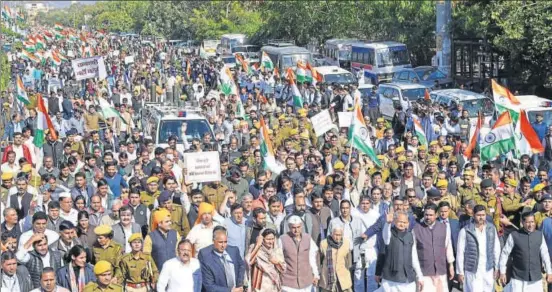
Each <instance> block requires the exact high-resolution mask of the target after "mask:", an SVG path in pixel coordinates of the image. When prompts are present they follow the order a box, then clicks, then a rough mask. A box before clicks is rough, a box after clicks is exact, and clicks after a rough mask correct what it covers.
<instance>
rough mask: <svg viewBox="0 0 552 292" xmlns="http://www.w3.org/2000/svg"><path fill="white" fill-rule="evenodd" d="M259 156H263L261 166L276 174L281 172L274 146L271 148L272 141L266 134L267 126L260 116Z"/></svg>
mask: <svg viewBox="0 0 552 292" xmlns="http://www.w3.org/2000/svg"><path fill="white" fill-rule="evenodd" d="M260 124H261V137H260V138H261V145H260V149H261V156H262V158H263V168H264V169H268V170H270V171H271V172H272V173H274V174H276V175H278V174H280V172H282V170H284V169H283V167H282V166H279V165H278V163H276V158H275V156H274V148H272V142H271V141H270V137H269V135H268V126H267V125H266V123H265V121H264V118H263V117H261V121H260Z"/></svg>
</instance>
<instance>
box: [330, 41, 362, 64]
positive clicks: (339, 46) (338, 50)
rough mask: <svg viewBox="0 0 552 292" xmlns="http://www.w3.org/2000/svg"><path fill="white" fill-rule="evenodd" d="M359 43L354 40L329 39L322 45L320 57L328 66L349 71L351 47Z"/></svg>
mask: <svg viewBox="0 0 552 292" xmlns="http://www.w3.org/2000/svg"><path fill="white" fill-rule="evenodd" d="M360 42H361V41H360V40H356V39H329V40H327V41H326V43H325V44H324V49H323V51H322V55H323V56H324V59H325V60H326V62H327V63H328V64H330V66H338V67H341V68H347V69H349V68H350V66H351V45H352V44H354V43H360Z"/></svg>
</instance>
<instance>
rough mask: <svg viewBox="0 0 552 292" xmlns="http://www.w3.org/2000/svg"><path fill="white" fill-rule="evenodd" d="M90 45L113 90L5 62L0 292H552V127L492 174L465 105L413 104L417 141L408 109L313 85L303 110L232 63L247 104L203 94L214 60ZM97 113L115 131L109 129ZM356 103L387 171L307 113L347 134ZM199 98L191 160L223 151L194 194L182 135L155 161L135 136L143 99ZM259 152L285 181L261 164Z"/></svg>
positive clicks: (19, 57)
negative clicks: (43, 112)
mask: <svg viewBox="0 0 552 292" xmlns="http://www.w3.org/2000/svg"><path fill="white" fill-rule="evenodd" d="M68 30H69V29H63V30H62V32H67V31H68ZM44 31H48V29H47V28H35V29H34V30H33V31H32V33H34V34H41V33H45V32H44ZM71 33H74V32H71V31H70V30H69V32H68V33H67V34H65V35H66V36H67V35H70V34H71ZM81 34H84V35H85V36H84V38H85V40H86V43H87V44H88V46H90V47H92V48H93V49H94V53H93V54H90V51H88V55H98V56H100V55H101V56H103V57H104V61H105V64H106V70H107V77H106V78H105V79H99V78H92V79H86V80H83V81H76V80H75V79H74V72H73V69H72V67H71V62H70V60H68V61H63V62H62V63H61V64H60V65H55V64H54V62H50V61H46V62H40V61H38V62H35V61H33V59H29V58H25V57H24V54H23V53H22V50H20V51H18V52H12V53H10V63H11V67H12V70H11V72H12V81H13V82H12V85H13V86H11V87H9V88H8V89H7V90H4V91H3V92H2V93H1V99H2V110H1V112H2V120H1V121H0V122H1V124H2V127H0V128H1V129H3V136H2V137H3V138H2V146H3V150H2V164H1V166H0V171H1V186H0V196H1V209H2V213H1V215H2V218H1V222H2V223H1V248H2V254H1V266H2V286H1V291H2V292H4V291H6V292H7V291H9V292H18V291H21V292H29V291H33V292H34V291H36V292H39V291H44V292H54V291H55V292H65V291H71V292H82V291H86V292H89V291H129V292H145V291H153V290H155V291H159V292H164V291H174V292H175V291H194V292H196V291H197V292H199V291H232V292H239V291H262V292H270V291H289V292H295V291H305V292H307V291H309V292H310V291H332V292H338V291H357V292H358V291H370V292H371V291H386V292H390V291H401V292H405V291H406V292H408V291H441V292H443V291H451V289H453V287H456V288H457V289H463V290H464V291H474V292H483V291H494V290H495V289H497V290H502V289H504V290H506V289H510V291H544V290H545V289H548V290H547V291H552V290H549V289H550V286H549V284H548V283H551V282H552V266H551V263H550V256H551V254H552V248H551V247H552V246H551V245H552V218H550V217H551V215H552V188H551V187H550V186H549V183H548V181H549V176H550V175H551V174H552V173H551V172H550V165H551V163H550V162H552V156H550V153H552V152H551V150H552V148H550V146H549V145H550V143H549V142H550V141H551V140H550V138H551V137H552V128H550V127H549V126H548V125H547V124H546V122H545V121H543V120H542V117H541V118H540V119H537V120H538V121H537V122H536V123H535V124H534V125H533V127H534V128H535V132H536V133H537V134H538V135H539V138H540V139H541V140H542V141H543V144H545V145H548V146H547V147H546V149H545V153H544V154H536V155H534V156H532V157H531V156H528V155H524V156H522V157H521V159H519V161H515V162H513V161H512V160H507V159H502V158H503V157H500V159H496V160H493V161H481V159H480V156H479V155H478V153H477V149H475V150H474V151H471V152H470V151H466V149H468V147H469V145H468V144H469V141H468V140H469V125H470V122H469V117H468V115H467V112H466V111H465V110H463V109H462V107H461V105H455V106H454V108H448V107H447V106H445V105H440V104H433V103H431V101H426V102H425V103H421V104H420V105H419V106H418V107H417V108H416V109H415V112H416V114H417V115H418V116H419V117H421V119H422V121H423V129H424V130H425V137H427V142H428V143H427V145H426V144H424V143H423V142H422V141H420V138H419V136H417V135H416V133H415V131H414V128H413V125H412V123H411V120H410V118H409V115H410V113H405V111H403V110H402V108H401V107H400V106H397V109H396V113H395V115H394V117H393V119H392V120H391V121H386V120H385V119H384V118H383V117H381V115H380V112H379V97H378V95H377V94H376V89H374V90H373V91H372V92H371V93H368V94H362V95H360V94H359V92H358V88H357V85H355V84H352V85H349V86H341V85H337V84H324V83H318V84H314V83H308V82H306V83H303V84H298V87H299V88H298V89H299V92H300V95H301V98H302V100H303V106H302V107H298V106H296V104H295V103H293V102H292V99H293V97H292V95H294V93H290V91H291V89H290V88H291V87H290V84H289V83H288V81H286V79H285V78H284V77H283V76H280V74H278V72H277V70H275V71H274V74H273V72H272V71H269V70H262V71H254V70H252V71H249V72H247V71H244V70H243V68H241V67H240V68H236V70H235V73H234V76H233V78H234V80H235V84H237V86H238V88H239V91H238V94H229V95H226V94H224V93H222V94H220V95H219V96H218V97H216V98H210V99H207V96H208V93H209V92H210V90H217V89H220V87H221V82H220V80H219V79H220V78H221V76H220V75H221V73H220V72H221V71H222V70H221V69H222V66H223V65H221V63H219V62H217V61H216V60H214V59H204V58H200V57H199V56H198V55H196V54H184V53H183V52H182V50H181V49H179V48H177V47H173V46H170V45H167V44H162V43H158V42H153V43H151V42H150V43H148V44H144V43H143V42H140V41H139V40H133V39H125V38H120V37H110V35H108V34H101V33H99V32H95V33H86V32H81ZM81 40H82V38H81ZM83 42H84V41H83ZM46 43H47V46H50V47H52V48H55V50H56V51H57V52H58V53H59V54H60V55H61V54H64V55H67V54H68V52H69V51H74V52H77V51H79V48H80V43H79V40H70V38H69V37H66V38H60V39H57V38H56V39H55V40H51V41H47V42H46ZM91 43H94V44H95V45H90V44H91ZM23 50H24V49H23ZM115 52H117V53H115ZM82 54H83V55H82V56H80V57H86V56H88V55H87V52H86V50H83V52H82ZM128 56H134V60H133V61H132V63H127V62H125V58H126V57H128ZM18 78H20V79H21V81H22V83H23V86H24V90H25V92H26V94H27V95H29V96H30V97H31V98H30V99H31V100H34V101H35V102H36V99H40V98H41V99H42V100H43V103H44V104H45V105H46V108H47V114H48V115H49V116H50V119H51V127H49V129H48V131H46V133H43V132H42V131H41V128H40V125H41V124H43V121H40V119H41V118H42V117H41V116H40V109H37V107H36V105H35V106H32V105H31V106H29V105H25V104H24V103H22V102H21V100H20V98H18V97H19V96H20V95H21V92H20V89H19V88H16V87H17V86H16V83H17V82H16V80H17V79H18ZM359 96H360V98H358V97H359ZM101 99H103V100H106V101H107V102H108V104H109V106H111V107H113V108H114V109H115V110H116V111H117V112H118V113H119V114H118V116H117V117H105V116H104V115H102V113H104V112H105V108H104V104H102V105H100V104H101V103H100V100H101ZM355 100H357V102H362V107H361V109H362V110H361V112H362V114H363V119H364V123H365V125H366V128H367V131H368V135H369V137H370V138H371V141H372V143H373V145H372V147H373V149H375V152H376V153H375V154H376V155H377V160H378V161H379V163H375V161H373V159H370V157H369V155H365V153H363V152H362V151H360V150H359V149H356V148H355V147H353V145H352V143H351V142H352V141H351V139H350V137H349V135H348V129H347V128H338V127H335V129H333V130H330V131H327V132H326V133H324V134H322V135H320V136H317V135H316V133H315V131H314V125H313V124H312V122H311V120H310V118H311V117H313V116H314V115H316V114H318V113H319V112H320V111H321V110H325V109H329V111H330V113H331V117H332V119H333V120H334V121H335V123H336V124H337V112H342V111H352V110H353V108H354V107H355V106H356V104H355ZM190 101H191V102H195V103H196V104H198V105H199V106H200V107H201V108H202V112H203V114H204V115H205V116H206V117H207V119H208V121H209V124H210V126H211V127H212V130H213V133H214V137H212V135H211V134H210V133H207V134H205V135H204V136H203V137H201V138H194V139H193V140H192V141H190V143H185V150H184V151H185V152H202V151H218V152H219V155H220V171H221V179H220V181H210V182H202V183H195V182H194V183H190V182H187V181H186V177H187V176H186V173H187V171H190V170H188V169H185V164H184V161H183V152H181V151H179V150H178V149H177V147H176V143H175V142H176V141H177V138H176V137H170V138H169V139H168V141H167V142H168V144H169V147H165V148H163V147H160V146H159V145H156V144H155V142H154V139H153V138H152V137H151V136H150V135H149V133H147V132H145V131H144V128H145V126H146V124H147V122H148V121H146V120H144V119H143V118H142V115H141V114H140V113H141V111H142V109H143V107H144V104H145V102H174V103H177V104H179V105H183V104H184V103H186V102H190ZM36 103H38V104H40V103H41V102H36ZM244 117H245V118H244ZM261 121H262V122H263V123H266V128H267V129H268V131H267V133H266V136H262V135H261V134H262V133H264V131H263V130H262V128H263V125H262V124H261ZM37 135H44V137H45V141H44V143H43V144H42V145H40V147H37V146H36V143H33V141H36V137H37ZM267 145H268V146H269V147H268V148H270V149H273V152H274V155H275V163H276V165H277V166H278V169H277V171H275V170H274V169H272V170H270V169H268V168H267V167H266V163H265V161H264V160H265V156H264V154H263V153H265V152H266V148H267ZM505 154H506V153H505ZM378 289H379V290H378Z"/></svg>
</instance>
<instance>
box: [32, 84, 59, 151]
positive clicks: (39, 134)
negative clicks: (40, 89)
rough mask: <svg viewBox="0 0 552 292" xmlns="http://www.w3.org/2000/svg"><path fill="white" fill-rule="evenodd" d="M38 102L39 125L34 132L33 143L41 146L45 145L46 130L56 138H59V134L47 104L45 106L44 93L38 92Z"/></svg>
mask: <svg viewBox="0 0 552 292" xmlns="http://www.w3.org/2000/svg"><path fill="white" fill-rule="evenodd" d="M36 102H37V108H36V114H37V117H36V118H37V126H36V130H35V133H34V139H33V144H34V145H35V146H36V147H38V148H41V147H42V145H44V140H45V133H46V130H48V131H49V132H50V134H51V135H52V136H53V138H54V140H57V135H56V131H55V129H54V124H53V123H52V120H51V119H50V116H49V115H48V110H47V109H46V106H44V99H42V95H40V94H38V95H37V96H36Z"/></svg>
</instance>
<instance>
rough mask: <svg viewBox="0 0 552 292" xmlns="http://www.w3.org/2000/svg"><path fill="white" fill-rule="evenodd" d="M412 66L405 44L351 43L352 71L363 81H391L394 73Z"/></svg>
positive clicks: (372, 82)
mask: <svg viewBox="0 0 552 292" xmlns="http://www.w3.org/2000/svg"><path fill="white" fill-rule="evenodd" d="M410 67H412V65H411V64H410V58H409V55H408V50H407V48H406V45H405V44H402V43H398V42H371V43H355V44H352V45H351V72H354V73H355V74H357V76H358V77H359V81H360V82H361V83H362V82H363V81H364V82H365V83H371V84H379V83H381V82H389V81H391V79H392V78H393V73H395V72H396V71H398V70H401V69H403V68H410ZM362 79H364V80H362Z"/></svg>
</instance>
